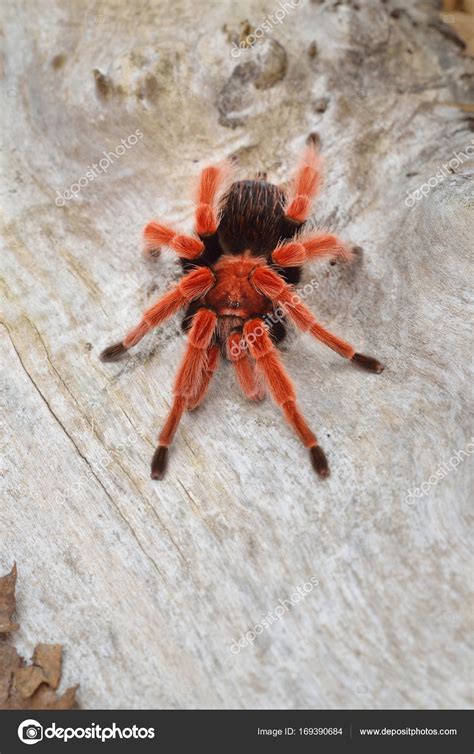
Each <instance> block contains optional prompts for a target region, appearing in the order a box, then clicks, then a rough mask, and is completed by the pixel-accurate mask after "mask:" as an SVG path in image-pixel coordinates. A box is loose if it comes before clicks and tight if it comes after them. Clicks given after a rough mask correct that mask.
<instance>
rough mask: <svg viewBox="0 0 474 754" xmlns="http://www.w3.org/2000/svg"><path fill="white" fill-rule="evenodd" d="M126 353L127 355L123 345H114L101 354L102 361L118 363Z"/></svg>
mask: <svg viewBox="0 0 474 754" xmlns="http://www.w3.org/2000/svg"><path fill="white" fill-rule="evenodd" d="M124 353H127V349H126V348H125V346H124V345H123V343H114V345H113V346H109V347H108V348H104V350H103V351H102V353H101V354H100V360H101V361H117V359H120V357H121V356H123V355H124Z"/></svg>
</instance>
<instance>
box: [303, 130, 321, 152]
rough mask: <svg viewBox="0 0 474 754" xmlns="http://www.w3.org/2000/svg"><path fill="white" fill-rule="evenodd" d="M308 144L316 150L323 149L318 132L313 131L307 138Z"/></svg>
mask: <svg viewBox="0 0 474 754" xmlns="http://www.w3.org/2000/svg"><path fill="white" fill-rule="evenodd" d="M306 144H307V145H308V146H309V147H314V148H315V149H320V147H321V137H320V135H319V134H318V133H317V132H316V131H312V133H310V134H308V136H307V137H306Z"/></svg>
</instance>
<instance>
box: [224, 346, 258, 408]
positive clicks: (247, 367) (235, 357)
mask: <svg viewBox="0 0 474 754" xmlns="http://www.w3.org/2000/svg"><path fill="white" fill-rule="evenodd" d="M227 355H228V358H229V361H231V362H232V364H233V366H234V369H235V373H236V375H237V379H238V381H239V384H240V387H241V388H242V391H243V393H244V395H246V396H247V398H250V400H251V401H255V400H261V399H262V398H263V396H264V392H263V390H262V386H261V385H260V383H259V380H258V378H257V375H256V373H255V367H254V365H253V364H252V362H251V361H250V359H249V354H248V349H247V343H246V341H245V339H244V336H243V334H242V333H238V332H234V333H231V334H230V335H229V337H228V338H227Z"/></svg>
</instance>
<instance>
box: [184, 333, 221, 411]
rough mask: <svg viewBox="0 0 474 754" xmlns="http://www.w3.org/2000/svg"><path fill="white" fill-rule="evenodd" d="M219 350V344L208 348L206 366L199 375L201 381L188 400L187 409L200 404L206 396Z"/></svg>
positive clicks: (191, 409) (216, 363) (216, 364)
mask: <svg viewBox="0 0 474 754" xmlns="http://www.w3.org/2000/svg"><path fill="white" fill-rule="evenodd" d="M219 352H220V348H219V346H210V347H209V348H208V351H207V363H206V367H205V369H204V372H203V374H202V376H201V382H200V384H199V387H198V389H197V390H196V394H195V396H194V398H193V399H190V400H189V401H188V405H187V409H188V411H193V409H195V408H197V407H198V406H200V405H201V403H202V402H203V400H204V398H205V397H206V393H207V390H208V388H209V383H210V381H211V379H212V375H213V374H214V372H215V371H216V369H217V367H218V365H219Z"/></svg>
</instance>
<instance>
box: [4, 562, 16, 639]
mask: <svg viewBox="0 0 474 754" xmlns="http://www.w3.org/2000/svg"><path fill="white" fill-rule="evenodd" d="M15 584H16V563H14V564H13V568H12V569H11V571H10V573H7V575H6V576H2V577H1V578H0V634H9V633H11V632H12V631H16V630H17V629H18V628H19V625H18V623H12V622H11V619H12V615H13V613H14V612H15V606H16V603H15Z"/></svg>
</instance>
